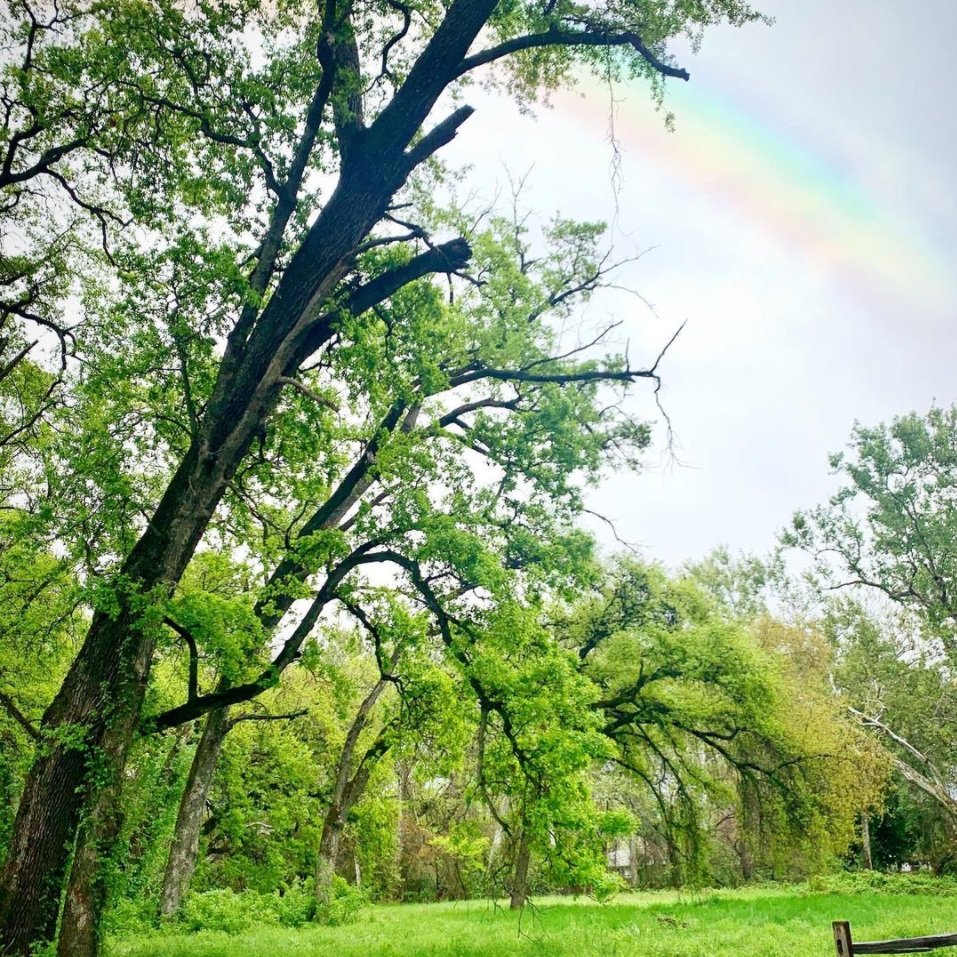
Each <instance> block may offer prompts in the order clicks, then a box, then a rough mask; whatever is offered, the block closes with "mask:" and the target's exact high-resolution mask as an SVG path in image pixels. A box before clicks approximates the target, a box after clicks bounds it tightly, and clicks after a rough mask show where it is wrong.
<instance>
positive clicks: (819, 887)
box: [808, 871, 957, 897]
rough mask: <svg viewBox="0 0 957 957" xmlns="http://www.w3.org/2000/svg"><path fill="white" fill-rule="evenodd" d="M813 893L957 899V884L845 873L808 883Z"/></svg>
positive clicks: (929, 877)
mask: <svg viewBox="0 0 957 957" xmlns="http://www.w3.org/2000/svg"><path fill="white" fill-rule="evenodd" d="M808 888H809V889H810V890H812V891H825V892H827V893H834V894H864V893H868V894H874V893H878V894H881V893H883V894H922V895H925V896H927V895H929V896H933V897H949V896H951V895H957V880H955V879H954V878H952V877H936V876H935V875H933V874H929V873H926V872H917V873H910V874H901V873H898V872H896V871H893V872H885V871H844V872H843V873H839V874H822V875H820V876H818V877H812V878H811V879H810V880H809V881H808Z"/></svg>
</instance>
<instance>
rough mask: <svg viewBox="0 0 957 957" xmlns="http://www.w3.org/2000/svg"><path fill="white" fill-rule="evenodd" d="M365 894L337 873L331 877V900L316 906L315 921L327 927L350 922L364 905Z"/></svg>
mask: <svg viewBox="0 0 957 957" xmlns="http://www.w3.org/2000/svg"><path fill="white" fill-rule="evenodd" d="M366 903H367V901H366V895H365V894H364V893H363V891H362V889H361V888H359V887H356V886H354V885H353V884H350V883H349V882H348V881H346V880H343V879H342V878H341V877H339V875H338V874H336V875H335V876H333V878H332V900H331V901H330V902H329V903H328V904H324V905H323V906H321V907H319V908H317V910H316V917H315V919H316V921H317V922H318V923H320V924H326V925H328V926H329V927H339V926H340V925H341V924H351V923H352V922H353V921H355V920H356V919H357V918H358V916H359V912H360V911H361V910H362V908H363V907H365V905H366Z"/></svg>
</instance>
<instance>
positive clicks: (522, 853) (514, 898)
mask: <svg viewBox="0 0 957 957" xmlns="http://www.w3.org/2000/svg"><path fill="white" fill-rule="evenodd" d="M531 859H532V849H531V846H530V845H529V842H528V831H526V830H525V828H522V833H521V836H520V837H519V839H518V849H517V851H516V853H515V868H514V870H513V871H512V895H511V898H510V900H509V902H508V906H509V907H510V908H511V909H512V910H518V909H519V908H522V907H524V906H525V902H526V901H527V900H528V865H529V863H530V862H531Z"/></svg>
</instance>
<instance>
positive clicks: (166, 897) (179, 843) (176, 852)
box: [159, 708, 229, 917]
mask: <svg viewBox="0 0 957 957" xmlns="http://www.w3.org/2000/svg"><path fill="white" fill-rule="evenodd" d="M228 732H229V709H228V708H217V709H216V710H215V711H210V713H209V714H208V715H207V716H206V722H205V725H204V727H203V733H202V735H201V736H200V739H199V743H198V744H197V745H196V752H195V754H194V755H193V763H192V764H191V765H190V768H189V776H188V777H187V779H186V788H185V789H184V791H183V796H182V798H181V799H180V802H179V811H178V812H177V815H176V825H175V827H174V829H173V842H172V844H171V846H170V851H169V858H168V859H167V862H166V871H165V873H164V875H163V889H162V891H161V892H160V905H159V910H160V914H161V915H162V916H164V917H171V916H172V915H173V914H175V913H176V911H178V910H179V907H180V904H182V902H183V898H184V897H185V896H186V891H187V890H188V889H189V883H190V881H191V880H192V878H193V872H194V871H195V870H196V861H197V859H198V857H199V834H200V831H201V830H202V826H203V816H204V813H205V810H206V798H207V797H208V795H209V788H210V786H211V785H212V782H213V775H214V774H215V771H216V764H217V762H218V760H219V755H220V753H221V751H222V747H223V742H224V741H225V740H226V735H227V733H228Z"/></svg>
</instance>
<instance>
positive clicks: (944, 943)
mask: <svg viewBox="0 0 957 957" xmlns="http://www.w3.org/2000/svg"><path fill="white" fill-rule="evenodd" d="M833 927H834V946H835V947H836V948H837V957H857V955H858V954H926V953H927V952H928V951H931V950H937V949H938V948H939V947H957V934H934V935H931V936H929V937H899V938H898V939H896V940H868V941H855V940H852V939H851V925H850V924H849V923H848V922H847V921H846V920H836V921H834V924H833Z"/></svg>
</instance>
